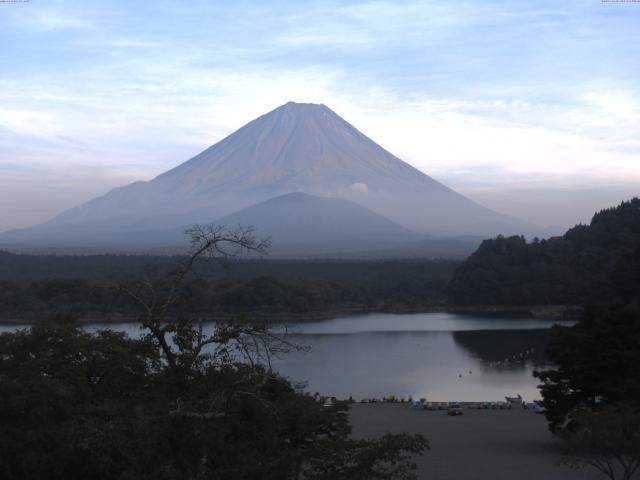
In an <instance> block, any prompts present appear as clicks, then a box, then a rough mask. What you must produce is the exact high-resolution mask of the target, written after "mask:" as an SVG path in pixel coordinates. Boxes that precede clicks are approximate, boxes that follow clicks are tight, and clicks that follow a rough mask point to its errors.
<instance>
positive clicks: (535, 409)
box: [533, 402, 547, 413]
mask: <svg viewBox="0 0 640 480" xmlns="http://www.w3.org/2000/svg"><path fill="white" fill-rule="evenodd" d="M546 411H547V409H546V408H544V406H543V405H542V404H541V403H539V402H534V403H533V412H534V413H544V412H546Z"/></svg>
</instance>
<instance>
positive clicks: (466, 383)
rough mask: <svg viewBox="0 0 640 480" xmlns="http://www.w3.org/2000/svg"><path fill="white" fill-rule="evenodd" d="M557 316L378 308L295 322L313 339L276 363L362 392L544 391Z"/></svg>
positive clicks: (435, 395) (482, 394)
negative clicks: (542, 372) (538, 375)
mask: <svg viewBox="0 0 640 480" xmlns="http://www.w3.org/2000/svg"><path fill="white" fill-rule="evenodd" d="M552 324H553V322H550V321H547V320H540V319H505V318H500V319H491V318H486V317H471V316H461V315H450V314H445V313H427V314H411V315H389V314H371V315H366V316H360V317H346V318H340V319H336V320H330V321H325V322H312V323H308V324H303V325H295V326H291V327H292V330H291V331H293V332H295V333H293V334H291V339H292V340H294V341H296V342H298V343H300V344H306V345H310V346H311V350H310V351H309V352H305V353H303V352H295V353H291V354H289V355H287V356H285V357H283V358H281V359H279V360H278V361H277V362H275V366H276V368H277V369H278V370H279V371H280V372H281V373H283V374H284V375H286V376H288V377H289V378H291V379H292V380H294V381H302V380H306V381H307V389H308V390H309V391H311V392H316V391H317V392H320V393H322V394H328V395H335V396H337V397H342V398H346V397H349V396H350V395H351V396H353V397H354V398H356V399H360V398H370V397H376V398H381V397H383V396H388V395H390V394H394V395H396V396H405V397H406V396H409V395H412V396H413V397H414V398H421V397H424V398H428V399H429V400H434V401H451V400H472V401H484V400H503V399H504V396H505V395H509V396H515V395H516V394H520V395H522V396H523V397H524V398H525V399H527V400H531V399H534V398H539V394H538V390H537V388H536V386H537V381H536V379H534V378H533V376H532V373H533V370H534V369H539V368H540V367H542V366H544V365H545V364H546V358H545V355H544V350H545V346H546V344H547V343H548V340H549V335H550V331H549V328H550V327H551V325H552Z"/></svg>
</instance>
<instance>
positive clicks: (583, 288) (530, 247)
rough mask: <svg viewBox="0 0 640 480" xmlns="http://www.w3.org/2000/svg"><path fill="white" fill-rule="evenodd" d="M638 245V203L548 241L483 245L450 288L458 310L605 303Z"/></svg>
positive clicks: (450, 298) (602, 214)
mask: <svg viewBox="0 0 640 480" xmlns="http://www.w3.org/2000/svg"><path fill="white" fill-rule="evenodd" d="M638 245H640V199H638V198H634V199H632V200H630V201H628V202H623V203H622V204H621V205H619V206H617V207H615V208H609V209H606V210H603V211H601V212H598V213H596V214H595V215H594V216H593V219H592V220H591V224H590V225H578V226H576V227H574V228H572V229H570V230H569V231H567V233H565V234H564V236H562V237H553V238H550V239H548V240H538V239H534V240H533V241H532V242H527V241H526V240H525V239H524V237H508V238H506V237H502V236H499V237H498V238H496V239H493V240H485V241H484V242H483V243H482V244H481V245H480V247H479V248H478V250H477V251H476V252H475V253H473V255H471V256H470V257H469V258H468V259H467V260H465V261H464V262H463V264H462V265H461V266H460V267H459V268H458V269H457V270H456V272H455V274H454V276H453V278H452V280H451V282H450V283H449V285H448V287H447V300H448V302H449V303H452V304H455V305H542V304H556V305H559V304H568V305H584V304H593V303H601V304H604V303H606V301H607V299H608V298H609V294H610V289H609V279H610V277H611V275H612V273H613V272H614V271H615V269H616V268H617V266H618V264H619V262H620V259H621V258H623V257H624V256H625V255H629V254H631V253H632V252H633V251H634V250H635V248H636V247H637V246H638Z"/></svg>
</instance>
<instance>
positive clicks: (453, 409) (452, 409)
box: [447, 402, 464, 416]
mask: <svg viewBox="0 0 640 480" xmlns="http://www.w3.org/2000/svg"><path fill="white" fill-rule="evenodd" d="M463 413H464V410H462V406H461V405H460V404H459V403H458V402H452V403H450V404H449V410H448V411H447V414H449V415H451V416H456V415H462V414H463Z"/></svg>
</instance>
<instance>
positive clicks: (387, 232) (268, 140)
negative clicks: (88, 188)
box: [0, 102, 531, 252]
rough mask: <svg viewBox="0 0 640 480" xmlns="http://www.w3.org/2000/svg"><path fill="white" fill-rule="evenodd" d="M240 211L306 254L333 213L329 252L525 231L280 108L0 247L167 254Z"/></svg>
mask: <svg viewBox="0 0 640 480" xmlns="http://www.w3.org/2000/svg"><path fill="white" fill-rule="evenodd" d="M293 193H298V194H306V195H308V196H310V197H313V199H314V200H313V201H309V199H308V198H307V199H306V201H301V200H302V199H304V197H291V198H289V201H279V202H275V203H274V202H271V203H268V204H267V207H268V208H267V207H261V208H262V210H264V211H266V210H265V208H266V209H267V210H268V212H269V215H268V218H269V219H270V220H269V228H267V225H266V223H265V221H258V220H259V219H260V218H262V219H263V220H264V218H267V217H260V215H259V213H258V214H256V212H260V211H261V209H260V208H258V207H259V204H261V203H263V202H268V201H270V200H274V199H277V198H278V197H283V196H288V195H290V194H293ZM292 198H293V199H294V200H296V201H295V202H294V204H295V208H296V209H298V210H299V211H297V215H299V217H298V218H299V219H300V221H299V222H298V223H297V224H296V223H295V222H291V221H287V222H286V228H285V226H284V225H281V224H282V220H283V218H285V217H286V216H287V215H290V213H287V211H286V209H283V210H282V211H281V212H280V214H279V213H278V212H279V211H278V208H282V207H283V206H284V205H287V206H288V207H287V208H291V205H292V203H291V202H292V200H291V199H292ZM336 200H340V201H341V202H342V203H341V204H340V207H338V204H336ZM252 207H253V208H254V210H249V211H250V212H252V215H250V216H249V217H250V218H252V219H253V220H254V221H255V223H260V226H261V227H262V230H263V231H264V230H269V231H271V232H272V231H276V232H280V233H281V235H280V236H281V237H282V238H288V237H290V238H291V240H292V242H293V243H297V244H299V246H300V245H303V244H304V243H305V242H304V241H303V240H304V239H307V240H306V242H307V245H308V246H309V248H308V249H307V250H308V251H309V252H312V251H314V249H317V248H316V247H315V246H317V245H318V241H312V237H313V232H312V231H310V230H309V229H310V226H311V225H312V224H313V223H314V222H313V218H321V217H322V218H325V219H326V218H328V216H330V215H333V216H335V215H337V214H338V212H339V211H340V210H341V209H342V210H345V211H348V213H349V215H350V216H349V218H350V221H346V222H343V223H342V224H341V227H340V228H339V229H338V230H339V231H334V232H333V234H334V236H333V237H332V246H331V247H332V248H334V249H337V250H336V251H339V250H340V241H341V238H344V239H345V241H346V239H347V238H350V239H356V238H357V239H358V242H360V250H367V249H370V248H373V247H374V245H372V244H370V243H371V242H370V241H368V239H369V240H372V239H374V238H375V240H376V242H377V244H379V245H383V244H385V245H391V244H393V245H395V246H396V247H397V246H398V245H400V244H402V243H403V242H404V241H406V242H412V243H413V244H414V245H415V242H416V241H417V239H419V238H422V239H428V238H433V237H455V236H479V237H480V236H490V235H495V234H498V233H503V234H511V233H522V232H526V231H530V230H531V226H530V225H527V224H525V223H524V222H521V221H519V220H516V219H514V218H511V217H507V216H505V215H502V214H499V213H497V212H494V211H492V210H490V209H487V208H485V207H483V206H481V205H479V204H477V203H475V202H473V201H472V200H470V199H468V198H466V197H464V196H463V195H461V194H459V193H457V192H455V191H454V190H452V189H450V188H448V187H446V186H445V185H443V184H441V183H439V182H437V181H436V180H434V179H432V178H431V177H429V176H428V175H426V174H424V173H422V172H421V171H419V170H417V169H416V168H414V167H412V166H411V165H409V164H408V163H406V162H404V161H402V160H400V159H399V158H397V157H395V156H394V155H392V154H391V153H389V152H388V151H386V150H385V149H384V148H382V147H381V146H379V145H378V144H376V143H375V142H374V141H372V140H371V139H369V138H368V137H366V136H365V135H364V134H362V133H361V132H359V131H358V130H357V129H356V128H355V127H353V126H352V125H351V124H349V123H348V122H347V121H345V120H344V119H342V118H341V117H340V116H338V115H337V114H336V113H334V112H333V111H332V110H331V109H329V108H328V107H326V106H324V105H316V104H300V103H293V102H289V103H287V104H286V105H282V106H280V107H278V108H276V109H275V110H273V111H271V112H269V113H267V114H265V115H262V116H261V117H259V118H257V119H255V120H253V121H251V122H249V123H248V124H246V125H245V126H243V127H242V128H240V129H239V130H237V131H235V132H234V133H232V134H231V135H229V136H228V137H226V138H224V139H223V140H221V141H220V142H218V143H216V144H215V145H213V146H211V147H209V148H207V149H206V150H204V151H203V152H201V153H200V154H198V155H196V156H195V157H193V158H192V159H190V160H188V161H186V162H184V163H182V164H180V165H178V166H177V167H175V168H173V169H171V170H169V171H167V172H165V173H163V174H161V175H159V176H157V177H155V178H154V179H152V180H150V181H147V182H145V181H139V182H135V183H132V184H129V185H126V186H123V187H119V188H116V189H114V190H111V191H110V192H108V193H106V194H105V195H103V196H100V197H97V198H95V199H93V200H90V201H89V202H87V203H85V204H84V205H82V206H79V207H75V208H71V209H69V210H67V211H64V212H62V213H61V214H59V215H58V216H56V217H54V218H53V219H51V220H49V221H48V222H46V223H43V224H40V225H37V226H34V227H30V228H26V229H20V230H12V231H9V232H4V233H2V234H0V243H2V244H5V245H6V244H11V245H30V246H35V245H37V246H41V247H61V246H64V247H74V246H78V247H80V246H83V247H96V248H102V247H108V246H114V245H118V246H121V247H122V248H126V246H127V245H129V244H131V245H137V246H138V247H140V246H141V245H144V244H148V245H149V246H158V245H163V246H178V245H179V244H180V242H184V241H185V237H184V236H179V235H178V236H176V234H175V232H177V231H181V230H182V229H183V228H184V227H187V226H189V225H191V224H193V223H204V222H207V223H208V222H212V221H220V223H222V221H231V220H237V219H242V218H246V217H247V216H246V215H245V216H244V217H243V215H240V213H242V211H243V210H245V209H250V208H252ZM256 209H257V210H256ZM305 209H306V210H305ZM306 211H308V216H307V214H305V212H306ZM331 212H332V213H331ZM234 215H236V217H234ZM314 216H315V217H314ZM303 218H304V219H305V221H304V222H302V219H303ZM356 218H357V219H358V220H356ZM310 219H311V223H309V220H310ZM279 222H280V223H279ZM321 223H322V222H321ZM325 223H326V222H325ZM326 225H327V226H329V224H326ZM356 230H357V231H356ZM305 232H306V233H305ZM363 232H368V233H367V234H366V235H365V234H363ZM260 233H261V232H260V229H257V234H258V235H260ZM317 233H318V234H319V232H317ZM316 238H317V239H319V238H320V237H316ZM313 245H315V246H313ZM349 248H351V247H349ZM376 248H377V246H376ZM303 250H304V248H303ZM322 250H326V249H322Z"/></svg>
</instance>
